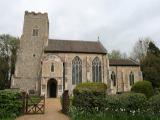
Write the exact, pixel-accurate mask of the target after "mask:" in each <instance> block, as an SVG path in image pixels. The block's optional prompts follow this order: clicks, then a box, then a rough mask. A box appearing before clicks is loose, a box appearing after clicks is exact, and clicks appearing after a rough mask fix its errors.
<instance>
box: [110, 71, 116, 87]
mask: <svg viewBox="0 0 160 120" xmlns="http://www.w3.org/2000/svg"><path fill="white" fill-rule="evenodd" d="M111 80H112V83H113V86H116V74H115V72H114V71H112V74H111Z"/></svg>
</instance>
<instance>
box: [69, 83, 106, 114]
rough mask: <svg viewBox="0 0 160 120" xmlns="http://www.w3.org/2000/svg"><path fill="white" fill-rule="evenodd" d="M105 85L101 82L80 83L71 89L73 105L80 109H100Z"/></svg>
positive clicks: (102, 103) (102, 104)
mask: <svg viewBox="0 0 160 120" xmlns="http://www.w3.org/2000/svg"><path fill="white" fill-rule="evenodd" d="M106 89H107V86H106V85H105V84H103V83H82V84H79V85H77V86H76V88H75V89H74V90H73V95H74V96H73V101H72V104H73V106H75V107H77V108H80V109H82V110H87V111H90V112H92V111H94V109H97V110H102V109H103V108H104V106H105V105H104V104H105V97H106Z"/></svg>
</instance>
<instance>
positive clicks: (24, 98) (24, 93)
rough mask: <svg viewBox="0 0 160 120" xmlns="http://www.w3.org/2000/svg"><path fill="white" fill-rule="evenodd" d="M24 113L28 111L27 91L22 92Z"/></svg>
mask: <svg viewBox="0 0 160 120" xmlns="http://www.w3.org/2000/svg"><path fill="white" fill-rule="evenodd" d="M22 101H23V114H24V113H26V92H22Z"/></svg>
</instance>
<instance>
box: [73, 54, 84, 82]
mask: <svg viewBox="0 0 160 120" xmlns="http://www.w3.org/2000/svg"><path fill="white" fill-rule="evenodd" d="M79 83H82V60H81V59H80V58H79V57H78V56H76V57H75V58H74V59H73V60H72V84H73V85H77V84H79Z"/></svg>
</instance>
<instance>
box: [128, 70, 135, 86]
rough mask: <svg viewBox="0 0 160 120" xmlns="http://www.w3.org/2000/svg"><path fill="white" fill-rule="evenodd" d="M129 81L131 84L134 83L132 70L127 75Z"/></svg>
mask: <svg viewBox="0 0 160 120" xmlns="http://www.w3.org/2000/svg"><path fill="white" fill-rule="evenodd" d="M129 82H130V85H131V86H132V85H133V84H134V74H133V72H131V73H130V75H129Z"/></svg>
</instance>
